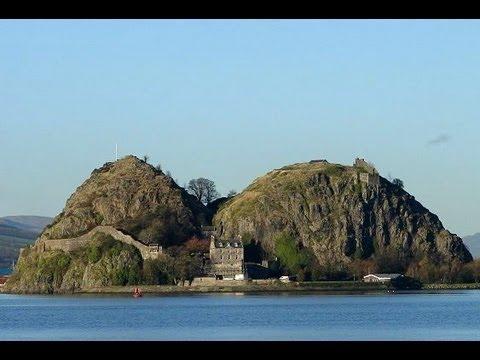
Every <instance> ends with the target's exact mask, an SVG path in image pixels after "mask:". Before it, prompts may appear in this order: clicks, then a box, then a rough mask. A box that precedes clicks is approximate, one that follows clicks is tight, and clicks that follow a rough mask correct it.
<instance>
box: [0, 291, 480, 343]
mask: <svg viewBox="0 0 480 360" xmlns="http://www.w3.org/2000/svg"><path fill="white" fill-rule="evenodd" d="M0 339H4V340H11V339H25V340H27V339H28V340H31V339H33V340H35V339H42V340H43V339H47V340H50V339H51V340H480V291H473V290H472V291H457V292H448V293H440V294H438V293H437V294H433V293H416V294H398V293H397V294H368V295H358V294H357V295H338V294H336V295H321V294H277V295H247V294H214V295H212V294H208V295H205V294H202V295H188V296H146V297H144V298H140V299H134V298H132V297H130V296H98V295H91V296H87V295H82V296H75V297H73V296H72V297H67V296H18V295H6V294H0Z"/></svg>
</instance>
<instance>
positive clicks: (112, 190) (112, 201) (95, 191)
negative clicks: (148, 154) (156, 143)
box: [41, 156, 208, 246]
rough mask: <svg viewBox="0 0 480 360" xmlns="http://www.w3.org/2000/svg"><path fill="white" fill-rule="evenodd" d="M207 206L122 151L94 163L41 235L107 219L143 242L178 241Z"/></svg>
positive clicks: (78, 231) (64, 233) (65, 234)
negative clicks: (112, 159) (114, 158)
mask: <svg viewBox="0 0 480 360" xmlns="http://www.w3.org/2000/svg"><path fill="white" fill-rule="evenodd" d="M207 212H208V210H207V209H206V208H205V206H204V205H203V204H202V203H200V202H199V201H198V200H197V199H196V198H195V197H193V196H192V195H190V194H188V193H187V192H186V191H185V190H184V189H183V188H181V187H179V186H178V185H177V184H176V183H175V182H174V181H173V180H172V179H171V178H170V177H168V176H166V175H165V174H163V173H162V172H161V171H159V170H157V169H156V168H154V167H153V166H151V165H149V164H147V163H145V162H144V161H142V160H140V159H138V158H136V157H135V156H127V157H125V158H123V159H120V160H118V161H116V162H111V163H106V164H105V165H103V166H102V167H101V168H99V169H95V170H94V171H93V172H92V174H91V176H90V177H89V178H88V179H87V180H86V181H85V182H84V183H83V184H82V185H81V186H79V187H78V188H77V189H76V191H75V192H74V193H73V194H72V195H71V196H70V198H69V199H68V200H67V203H66V205H65V208H64V209H63V211H62V212H61V213H60V214H59V215H58V216H56V217H55V219H54V220H53V223H52V224H51V225H50V226H48V227H47V228H46V229H45V230H44V231H43V233H42V234H41V238H43V239H62V238H70V237H76V236H79V235H82V234H84V233H86V232H88V231H89V230H91V229H93V228H94V227H95V226H97V225H112V226H114V227H115V228H117V229H119V230H122V231H124V232H126V233H129V234H132V235H133V236H134V237H135V238H136V239H137V240H140V241H141V242H143V243H147V244H148V243H159V244H161V245H163V246H169V245H173V244H178V243H181V242H183V241H184V240H186V239H187V238H188V237H189V236H191V235H193V234H195V233H198V231H199V226H200V225H201V224H203V223H204V222H205V218H206V213H207Z"/></svg>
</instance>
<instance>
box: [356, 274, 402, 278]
mask: <svg viewBox="0 0 480 360" xmlns="http://www.w3.org/2000/svg"><path fill="white" fill-rule="evenodd" d="M369 276H374V277H376V278H378V279H396V278H398V277H400V276H403V275H402V274H368V275H365V276H364V278H366V277H369Z"/></svg>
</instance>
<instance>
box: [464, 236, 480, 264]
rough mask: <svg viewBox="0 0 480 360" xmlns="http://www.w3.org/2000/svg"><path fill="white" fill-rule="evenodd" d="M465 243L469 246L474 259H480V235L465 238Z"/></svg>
mask: <svg viewBox="0 0 480 360" xmlns="http://www.w3.org/2000/svg"><path fill="white" fill-rule="evenodd" d="M463 243H464V244H465V245H467V247H468V249H469V250H470V252H471V253H472V256H473V257H474V258H478V257H480V233H476V234H473V235H468V236H465V237H464V238H463Z"/></svg>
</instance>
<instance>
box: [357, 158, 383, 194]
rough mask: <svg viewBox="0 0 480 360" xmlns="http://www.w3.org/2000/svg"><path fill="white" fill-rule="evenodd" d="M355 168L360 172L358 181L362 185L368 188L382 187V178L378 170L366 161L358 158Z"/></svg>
mask: <svg viewBox="0 0 480 360" xmlns="http://www.w3.org/2000/svg"><path fill="white" fill-rule="evenodd" d="M353 166H354V167H355V168H357V169H359V170H360V171H359V172H358V173H357V178H356V179H357V180H358V181H360V182H361V183H364V184H366V185H367V186H370V187H373V188H374V189H378V186H379V185H380V177H379V175H378V172H377V169H375V167H374V166H373V165H372V164H370V163H368V162H367V161H365V159H360V158H356V159H355V162H354V163H353Z"/></svg>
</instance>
